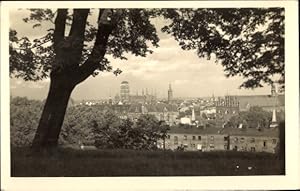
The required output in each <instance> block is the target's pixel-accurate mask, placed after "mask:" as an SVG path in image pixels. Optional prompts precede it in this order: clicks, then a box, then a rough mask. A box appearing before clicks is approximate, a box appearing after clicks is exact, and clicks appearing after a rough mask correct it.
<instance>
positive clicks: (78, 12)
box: [69, 9, 90, 39]
mask: <svg viewBox="0 0 300 191" xmlns="http://www.w3.org/2000/svg"><path fill="white" fill-rule="evenodd" d="M89 11H90V10H89V9H74V13H73V21H72V26H71V30H70V34H69V36H76V37H79V38H82V39H83V37H84V31H85V26H86V22H87V16H88V14H89Z"/></svg>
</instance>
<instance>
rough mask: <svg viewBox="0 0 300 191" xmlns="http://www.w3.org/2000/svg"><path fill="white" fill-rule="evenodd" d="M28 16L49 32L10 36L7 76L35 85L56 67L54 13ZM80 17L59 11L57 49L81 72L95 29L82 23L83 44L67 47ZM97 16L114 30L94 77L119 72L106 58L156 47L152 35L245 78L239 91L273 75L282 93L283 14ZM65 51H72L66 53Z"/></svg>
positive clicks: (226, 11)
mask: <svg viewBox="0 0 300 191" xmlns="http://www.w3.org/2000/svg"><path fill="white" fill-rule="evenodd" d="M30 11H31V13H30V16H29V17H27V18H24V19H23V20H24V22H26V23H32V26H33V27H34V28H35V27H39V26H41V25H42V24H43V22H50V23H53V28H51V29H49V30H48V32H47V34H45V35H44V36H42V37H40V38H38V39H34V40H33V41H30V40H29V39H28V38H27V37H21V38H20V37H18V36H17V31H15V30H13V29H11V30H10V72H11V76H14V77H21V78H23V79H25V80H40V79H43V78H46V77H48V76H49V72H50V71H51V69H53V68H54V67H56V66H57V63H56V62H57V61H54V55H55V53H54V47H53V42H54V38H53V36H54V27H55V25H54V18H55V17H57V16H58V14H59V11H55V10H52V9H30ZM86 11H88V10H86ZM83 12H84V11H83V10H76V9H75V10H73V11H72V10H64V12H63V13H62V15H65V17H66V22H65V23H66V26H69V28H70V31H69V37H66V42H65V43H63V44H60V46H62V47H63V49H64V50H65V52H66V50H68V51H69V54H70V56H69V57H70V58H69V59H70V60H69V61H67V62H68V63H72V65H73V66H74V62H75V63H76V64H75V65H76V66H78V67H80V69H84V68H85V67H84V66H83V65H84V64H87V61H88V60H89V59H88V58H89V56H91V55H92V52H93V51H94V52H95V40H96V37H97V26H94V25H92V24H91V23H90V22H89V21H86V22H85V23H82V24H81V25H85V26H86V27H85V29H84V28H83V30H84V32H83V31H82V35H83V36H84V41H83V42H80V40H79V41H78V42H76V41H72V43H71V44H68V42H71V40H70V38H71V36H72V35H71V34H72V33H73V34H74V31H77V30H80V27H78V26H79V25H78V23H77V24H76V22H75V23H74V21H76V19H75V18H76V17H77V16H78V15H80V14H84V13H83ZM103 12H104V14H101V13H103ZM96 13H97V10H91V11H89V14H88V15H86V16H88V17H92V15H93V14H96ZM99 13H100V14H99V19H98V21H99V22H100V21H101V22H113V23H114V26H115V27H114V28H113V30H112V32H111V34H110V36H109V38H108V41H107V44H106V46H107V47H106V54H105V57H104V58H103V59H101V60H99V61H98V63H99V64H97V66H96V67H93V69H95V70H90V71H92V72H90V73H91V74H93V75H96V74H98V72H99V71H114V72H115V74H119V73H120V72H121V71H120V70H119V69H114V70H113V69H112V67H111V65H110V63H109V60H108V59H107V56H108V55H111V56H112V57H113V58H119V59H126V53H131V54H133V55H136V56H146V55H147V54H149V53H152V52H153V50H152V48H151V47H158V45H159V44H158V43H159V37H158V35H157V30H161V31H162V32H165V33H167V34H170V35H172V36H173V37H174V38H175V40H177V41H178V44H179V46H180V47H181V48H182V49H184V50H196V51H197V54H198V56H199V57H206V58H208V59H209V58H213V59H216V61H217V62H219V63H221V64H222V65H223V66H224V71H225V75H226V76H228V77H230V76H236V75H238V76H242V77H244V78H245V81H244V83H243V84H241V86H242V87H246V88H255V87H260V86H262V85H263V83H268V84H270V83H273V82H274V75H277V76H279V77H280V78H279V80H278V81H277V82H279V84H281V85H282V87H283V88H284V9H283V8H210V9H204V8H199V9H110V10H108V11H104V10H102V11H101V10H100V11H99ZM156 17H158V18H160V19H165V24H164V26H162V28H157V27H156V26H155V25H154V24H153V23H152V22H151V19H153V18H156ZM105 19H106V20H107V21H104V20H105ZM72 21H73V22H72ZM76 25H78V26H76ZM99 26H100V25H99ZM81 28H82V27H81ZM98 32H99V31H98ZM78 33H80V32H78ZM68 38H69V40H70V41H68ZM81 43H83V44H82V45H81ZM93 43H94V44H93ZM150 45H151V47H150ZM69 46H76V47H77V50H75V49H74V50H73V49H72V50H71V49H70V48H68V47H69ZM81 50H82V51H81ZM76 51H77V53H76V54H75V52H76ZM72 55H73V56H72ZM74 55H75V56H74ZM64 57H66V56H64ZM93 59H96V57H94V58H93ZM55 63H56V64H55ZM183 67H184V66H183ZM85 78H86V75H83V76H82V79H81V80H84V79H85Z"/></svg>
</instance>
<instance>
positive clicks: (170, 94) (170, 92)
mask: <svg viewBox="0 0 300 191" xmlns="http://www.w3.org/2000/svg"><path fill="white" fill-rule="evenodd" d="M172 99H173V91H172V87H171V84H169V90H168V102H169V103H170V102H171V101H172Z"/></svg>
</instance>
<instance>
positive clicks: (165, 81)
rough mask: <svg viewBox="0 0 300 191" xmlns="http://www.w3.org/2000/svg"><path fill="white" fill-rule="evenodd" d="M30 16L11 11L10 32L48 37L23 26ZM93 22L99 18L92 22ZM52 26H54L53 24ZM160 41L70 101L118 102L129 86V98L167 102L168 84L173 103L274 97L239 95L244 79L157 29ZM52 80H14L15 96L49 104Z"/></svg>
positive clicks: (89, 84)
mask: <svg viewBox="0 0 300 191" xmlns="http://www.w3.org/2000/svg"><path fill="white" fill-rule="evenodd" d="M26 15H28V11H25V10H11V11H10V25H11V26H10V27H11V28H12V29H15V30H16V31H17V32H18V35H19V37H21V36H25V35H27V36H29V38H30V39H34V38H35V37H39V36H41V35H42V34H44V32H45V30H46V29H47V28H49V27H50V24H48V25H47V24H46V23H45V25H43V26H42V27H40V28H37V29H33V28H32V26H31V25H28V24H25V23H24V22H23V21H22V18H23V17H25V16H26ZM90 19H91V21H92V22H93V21H96V18H93V16H91V18H90ZM152 22H153V23H154V25H155V26H157V27H159V26H162V22H163V21H162V20H161V19H153V20H152ZM51 25H52V24H51ZM157 31H158V36H159V38H160V42H159V45H160V47H158V48H152V49H153V51H154V52H153V54H151V55H148V56H146V57H135V56H134V55H131V54H126V55H125V56H126V57H127V58H128V60H125V61H124V60H119V59H113V58H111V57H110V56H108V57H107V58H108V59H109V60H110V61H111V64H112V66H113V68H120V69H121V70H122V71H123V72H122V73H121V74H120V75H119V76H117V77H116V76H115V75H114V74H112V73H108V72H103V73H100V74H99V75H98V76H96V77H90V78H88V79H87V80H85V81H84V82H83V83H81V84H79V85H78V86H77V87H76V88H75V89H74V91H73V93H72V95H71V97H72V99H74V100H83V99H107V98H108V97H109V96H112V97H114V96H115V95H116V94H117V93H119V91H120V83H121V82H122V81H128V82H129V83H130V92H131V94H136V91H139V92H140V93H141V91H142V89H143V88H148V89H149V90H151V89H153V90H156V91H157V96H158V97H160V98H162V97H164V98H167V96H168V87H169V83H171V84H172V89H173V97H174V98H176V97H207V96H211V95H212V94H214V95H215V96H224V95H226V94H230V95H262V94H264V95H266V94H270V89H271V87H270V86H265V87H263V88H256V89H254V90H251V89H238V87H239V85H241V84H242V82H243V81H244V79H243V78H242V77H231V78H226V77H225V75H224V71H223V67H222V66H221V64H216V62H215V60H214V59H213V57H212V58H211V60H207V59H205V58H199V57H198V56H197V54H196V53H195V52H194V51H184V50H182V49H181V48H180V47H179V46H178V42H177V41H175V40H174V39H173V37H171V36H169V35H166V34H163V33H161V32H160V29H159V28H157ZM49 82H50V80H49V79H46V80H44V81H39V82H25V81H23V80H21V79H11V81H10V85H11V87H10V90H11V94H12V96H26V97H28V98H31V99H45V98H46V97H47V93H48V88H49Z"/></svg>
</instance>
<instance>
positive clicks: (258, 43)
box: [162, 8, 284, 88]
mask: <svg viewBox="0 0 300 191" xmlns="http://www.w3.org/2000/svg"><path fill="white" fill-rule="evenodd" d="M162 14H163V15H164V17H165V18H167V19H169V20H171V21H172V22H171V23H170V24H169V25H167V26H165V27H163V28H162V31H164V32H167V33H168V34H171V35H172V36H174V38H175V39H176V40H177V41H178V42H179V45H180V46H181V48H182V49H184V50H192V49H195V50H197V54H198V56H199V57H207V58H210V57H212V56H213V57H214V58H215V59H217V61H219V62H220V63H221V64H222V65H223V66H224V71H225V74H226V76H227V77H230V76H236V75H239V76H243V77H245V78H246V79H247V80H246V81H245V82H244V83H243V84H242V85H241V87H246V88H255V87H261V86H262V83H269V84H272V83H274V80H273V79H272V77H273V76H274V75H276V74H277V75H279V76H280V79H279V81H278V82H279V83H280V84H281V85H282V87H283V88H284V9H283V8H267V9H265V8H240V9H226V8H225V9H164V10H162Z"/></svg>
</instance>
